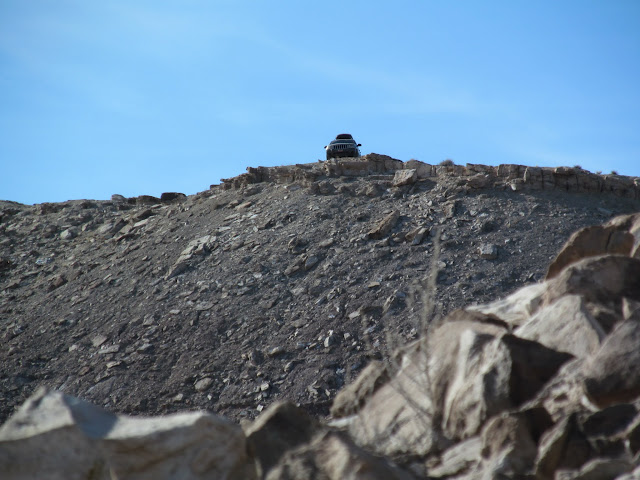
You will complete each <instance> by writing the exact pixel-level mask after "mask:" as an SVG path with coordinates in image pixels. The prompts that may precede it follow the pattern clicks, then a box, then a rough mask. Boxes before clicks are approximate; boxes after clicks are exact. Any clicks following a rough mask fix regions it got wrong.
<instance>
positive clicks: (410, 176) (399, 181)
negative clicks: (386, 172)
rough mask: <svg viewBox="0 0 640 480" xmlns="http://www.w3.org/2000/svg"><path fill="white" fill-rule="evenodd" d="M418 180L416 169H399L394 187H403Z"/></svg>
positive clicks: (394, 180)
mask: <svg viewBox="0 0 640 480" xmlns="http://www.w3.org/2000/svg"><path fill="white" fill-rule="evenodd" d="M417 180H418V173H417V172H416V170H415V169H413V168H410V169H406V170H398V171H397V172H396V173H395V175H394V177H393V186H394V187H403V186H405V185H412V184H414V183H416V181H417Z"/></svg>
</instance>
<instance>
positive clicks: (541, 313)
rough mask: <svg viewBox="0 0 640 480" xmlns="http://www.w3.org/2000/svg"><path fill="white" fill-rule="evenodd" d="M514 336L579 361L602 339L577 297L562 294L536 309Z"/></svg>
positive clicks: (594, 321) (598, 327)
mask: <svg viewBox="0 0 640 480" xmlns="http://www.w3.org/2000/svg"><path fill="white" fill-rule="evenodd" d="M514 334H515V335H516V336H518V337H520V338H526V339H529V340H533V341H536V342H539V343H541V344H542V345H545V346H547V347H549V348H552V349H554V350H557V351H560V352H567V353H570V354H571V355H573V356H575V357H580V358H584V357H586V356H588V355H590V354H591V353H594V352H595V351H596V350H597V349H598V348H599V347H600V343H601V342H602V340H603V339H604V337H605V336H606V332H605V330H604V329H603V328H602V326H601V325H600V324H599V323H598V321H597V320H596V319H595V318H594V317H593V315H592V314H591V312H590V311H589V309H588V308H587V307H586V305H585V302H584V300H583V299H582V297H580V296H578V295H566V296H564V297H561V298H559V299H558V300H557V301H555V302H554V303H552V304H551V305H549V306H546V307H544V308H542V309H540V310H538V312H536V314H535V315H533V316H532V317H531V318H530V319H529V320H528V321H527V322H526V323H525V324H523V325H521V326H520V327H518V328H517V329H516V330H515V332H514Z"/></svg>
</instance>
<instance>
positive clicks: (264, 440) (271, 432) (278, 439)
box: [245, 402, 319, 478]
mask: <svg viewBox="0 0 640 480" xmlns="http://www.w3.org/2000/svg"><path fill="white" fill-rule="evenodd" d="M318 428H319V425H318V424H317V422H316V421H315V420H313V419H312V418H311V417H310V416H309V415H308V414H307V413H306V412H305V411H304V410H302V409H301V408H299V407H296V406H295V405H293V404H291V403H288V402H276V403H274V404H273V405H271V406H270V407H269V408H268V409H267V410H265V411H264V412H262V414H261V415H260V416H259V417H258V418H257V419H256V420H255V421H254V422H253V423H252V424H250V425H248V426H247V427H246V428H245V435H246V437H247V448H248V451H249V452H250V455H251V456H252V457H253V458H255V462H256V468H257V472H258V476H259V477H261V478H263V477H264V476H266V475H267V474H268V473H269V470H271V469H272V468H273V467H274V465H276V464H277V463H278V461H279V460H280V458H281V457H282V456H283V455H284V454H285V453H286V452H287V451H288V450H291V449H293V448H295V447H297V446H299V445H302V444H305V443H307V442H309V441H310V440H311V437H312V436H313V435H314V433H315V432H316V431H317V430H318ZM274 478H279V477H274ZM284 478H287V477H284ZM294 478H295V477H294Z"/></svg>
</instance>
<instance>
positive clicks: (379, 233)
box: [367, 210, 400, 240]
mask: <svg viewBox="0 0 640 480" xmlns="http://www.w3.org/2000/svg"><path fill="white" fill-rule="evenodd" d="M399 218H400V213H399V212H398V211H397V210H394V211H393V212H391V213H390V214H389V215H387V216H386V217H384V218H383V219H382V220H380V221H379V222H378V223H377V224H376V225H375V226H374V227H373V228H372V229H371V230H369V232H368V233H367V237H368V238H370V239H373V240H379V239H381V238H383V237H385V236H386V235H387V234H389V232H390V231H391V230H392V229H393V227H394V226H395V225H396V222H397V221H398V219H399Z"/></svg>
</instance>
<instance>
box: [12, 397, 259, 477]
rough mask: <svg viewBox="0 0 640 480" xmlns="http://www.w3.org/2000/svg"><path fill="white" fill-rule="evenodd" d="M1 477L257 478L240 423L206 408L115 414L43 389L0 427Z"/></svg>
mask: <svg viewBox="0 0 640 480" xmlns="http://www.w3.org/2000/svg"><path fill="white" fill-rule="evenodd" d="M0 476H1V477H2V478H4V479H7V480H13V479H24V478H48V479H52V480H55V479H61V480H62V479H64V480H67V479H74V478H78V479H80V478H97V479H105V480H107V479H110V478H131V479H142V478H176V477H179V478H184V479H198V478H202V479H204V478H220V479H229V480H231V479H235V478H247V479H251V478H255V474H254V470H253V467H252V465H250V463H249V460H248V457H247V454H246V451H245V439H244V435H243V434H242V430H241V429H240V428H239V427H238V426H236V425H234V424H233V423H231V422H229V421H228V420H224V419H222V418H220V417H216V416H214V415H211V414H209V413H204V412H192V413H181V414H174V415H169V416H166V417H156V418H153V417H148V418H144V417H129V416H125V415H113V414H111V413H109V412H107V411H105V410H102V409H100V408H98V407H95V406H93V405H91V404H89V403H87V402H84V401H82V400H79V399H76V398H73V397H69V396H66V395H64V394H62V393H60V392H56V391H50V390H46V389H41V390H39V391H38V392H36V393H35V394H34V395H33V396H32V397H31V398H30V399H29V400H28V401H27V402H26V403H25V404H24V405H23V406H22V407H21V408H20V410H19V411H18V412H17V413H16V414H15V415H14V416H13V417H11V418H10V419H9V420H8V421H7V422H6V423H5V424H4V425H3V426H2V427H1V428H0Z"/></svg>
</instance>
